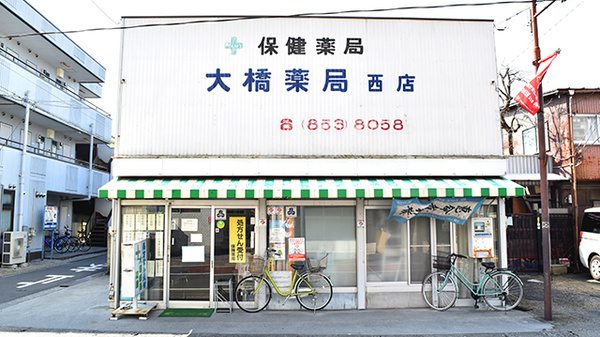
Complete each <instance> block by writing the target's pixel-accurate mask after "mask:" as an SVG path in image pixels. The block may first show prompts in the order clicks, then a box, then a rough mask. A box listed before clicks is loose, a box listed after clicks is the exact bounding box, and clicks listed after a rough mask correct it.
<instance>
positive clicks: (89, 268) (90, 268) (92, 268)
mask: <svg viewBox="0 0 600 337" xmlns="http://www.w3.org/2000/svg"><path fill="white" fill-rule="evenodd" d="M104 267H106V263H100V264H95V263H92V264H90V265H89V266H85V267H77V268H72V269H71V271H74V272H76V273H80V272H82V271H96V270H100V269H102V268H104Z"/></svg>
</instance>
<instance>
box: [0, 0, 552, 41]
mask: <svg viewBox="0 0 600 337" xmlns="http://www.w3.org/2000/svg"><path fill="white" fill-rule="evenodd" d="M549 1H554V0H537V1H536V2H538V3H542V2H549ZM92 2H93V1H92ZM530 3H531V0H507V1H492V2H480V3H456V4H445V5H426V6H405V7H391V8H376V9H352V10H345V11H334V12H316V13H303V14H293V15H282V16H279V17H288V18H297V17H313V16H330V15H340V14H355V13H377V12H390V11H403V10H419V9H444V8H459V7H484V6H495V5H514V4H530ZM264 18H269V16H239V17H230V18H222V19H215V20H207V19H202V20H191V21H178V22H169V23H153V24H143V25H133V26H119V27H100V28H88V29H79V30H70V31H56V32H37V33H25V34H15V35H4V36H0V37H2V38H22V37H30V36H44V35H52V34H73V33H85V32H96V31H109V30H126V29H137V28H151V27H167V26H183V25H192V24H201V23H222V22H235V21H246V20H256V19H264Z"/></svg>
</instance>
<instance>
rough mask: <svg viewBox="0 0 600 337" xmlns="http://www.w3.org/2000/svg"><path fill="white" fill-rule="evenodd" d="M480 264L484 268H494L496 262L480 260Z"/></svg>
mask: <svg viewBox="0 0 600 337" xmlns="http://www.w3.org/2000/svg"><path fill="white" fill-rule="evenodd" d="M481 265H482V266H484V267H485V269H494V268H496V264H495V263H494V262H481Z"/></svg>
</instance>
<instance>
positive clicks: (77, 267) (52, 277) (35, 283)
mask: <svg viewBox="0 0 600 337" xmlns="http://www.w3.org/2000/svg"><path fill="white" fill-rule="evenodd" d="M106 270H107V269H106V254H102V255H100V256H97V255H96V256H95V257H91V258H88V259H80V260H78V261H74V262H69V263H65V264H61V265H57V266H54V267H51V268H46V269H38V270H31V271H28V272H24V273H17V274H15V275H11V276H5V277H3V278H0V289H2V291H1V292H0V303H6V302H9V301H12V300H14V299H17V298H20V297H23V296H27V295H31V294H35V293H37V292H40V291H43V290H46V289H50V288H53V287H59V286H63V287H64V286H70V285H72V284H75V283H76V282H77V280H80V279H83V278H85V277H88V276H90V275H93V274H97V273H106Z"/></svg>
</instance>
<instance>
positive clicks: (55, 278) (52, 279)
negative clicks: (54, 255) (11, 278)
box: [17, 275, 74, 288]
mask: <svg viewBox="0 0 600 337" xmlns="http://www.w3.org/2000/svg"><path fill="white" fill-rule="evenodd" d="M46 277H47V278H45V279H43V280H39V281H35V282H18V283H17V288H25V287H29V286H32V285H36V284H49V283H52V282H56V281H60V280H64V279H66V278H70V277H74V276H73V275H46Z"/></svg>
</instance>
